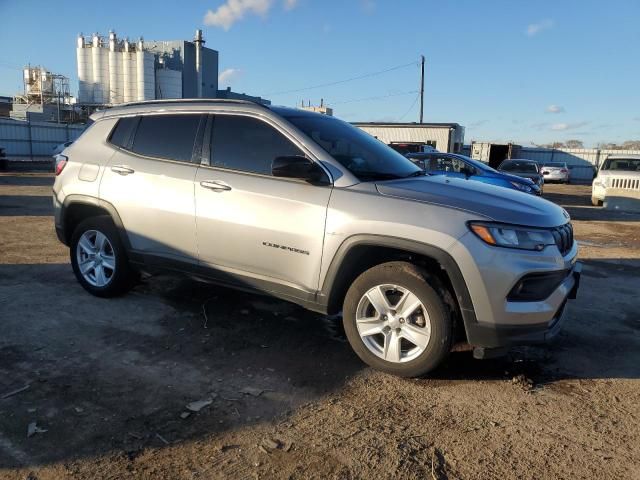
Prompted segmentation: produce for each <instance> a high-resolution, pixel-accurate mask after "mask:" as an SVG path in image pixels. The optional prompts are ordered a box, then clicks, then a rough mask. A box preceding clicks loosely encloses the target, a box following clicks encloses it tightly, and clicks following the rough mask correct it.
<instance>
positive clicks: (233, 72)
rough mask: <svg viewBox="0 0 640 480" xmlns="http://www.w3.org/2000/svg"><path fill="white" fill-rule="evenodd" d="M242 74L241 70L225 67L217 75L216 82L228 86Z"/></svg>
mask: <svg viewBox="0 0 640 480" xmlns="http://www.w3.org/2000/svg"><path fill="white" fill-rule="evenodd" d="M241 76H242V70H240V69H238V68H227V69H226V70H223V71H222V72H220V75H218V84H219V85H220V86H221V87H222V86H224V87H228V86H230V85H231V84H232V83H234V82H235V81H237V80H238V79H239V78H240V77H241Z"/></svg>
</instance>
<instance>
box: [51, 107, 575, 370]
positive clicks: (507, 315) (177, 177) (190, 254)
mask: <svg viewBox="0 0 640 480" xmlns="http://www.w3.org/2000/svg"><path fill="white" fill-rule="evenodd" d="M92 120H93V124H92V125H91V126H90V127H89V128H88V129H87V130H86V131H85V132H84V134H83V135H82V136H81V137H80V139H78V140H77V141H76V142H74V143H73V144H72V145H71V146H70V147H68V148H67V149H66V150H64V151H63V152H62V154H61V155H59V156H58V157H57V163H56V174H57V178H56V181H55V185H54V187H53V201H54V206H55V224H56V231H57V234H58V237H59V238H60V240H61V241H62V242H64V243H65V244H66V245H68V246H69V248H70V254H71V263H72V266H73V270H74V272H75V275H76V277H77V279H78V281H79V282H80V284H81V285H82V286H83V287H84V288H85V289H86V290H87V291H89V292H90V293H92V294H94V295H98V296H102V297H111V296H114V295H118V294H122V293H123V292H125V291H127V290H128V289H129V288H131V287H132V286H133V285H134V284H135V279H136V276H137V274H138V273H139V272H141V271H143V272H153V271H155V270H156V269H157V268H162V269H170V270H173V271H179V272H184V273H187V274H188V275H191V276H192V277H194V278H196V279H200V280H206V281H210V282H213V283H218V284H222V285H227V286H232V287H235V288H240V289H244V290H250V291H254V292H259V293H262V294H268V295H272V296H275V297H279V298H282V299H286V300H289V301H291V302H295V303H297V304H299V305H302V306H304V307H306V308H308V309H310V310H313V311H316V312H321V313H323V314H336V313H339V312H342V316H343V322H344V329H345V331H346V334H347V337H348V339H349V342H350V343H351V346H352V347H353V349H354V350H355V352H356V353H357V354H358V356H359V357H360V358H361V359H362V360H364V361H365V362H366V363H368V364H369V365H371V366H373V367H375V368H378V369H380V370H384V371H386V372H390V373H393V374H396V375H401V376H418V375H422V374H424V373H426V372H428V371H430V370H432V369H434V368H435V367H436V366H437V365H438V364H440V363H441V362H442V361H443V359H444V358H445V357H446V356H447V354H448V353H449V352H450V351H451V349H452V347H453V345H454V344H456V343H460V342H466V343H468V344H470V345H471V346H473V347H475V349H474V353H475V355H476V356H477V357H483V356H488V355H489V354H494V353H497V352H500V351H502V350H504V348H505V347H508V346H511V345H518V344H528V343H537V342H542V341H545V340H547V339H548V338H550V337H551V336H553V335H554V334H555V333H557V331H558V329H559V327H560V324H561V322H562V319H563V317H564V316H565V310H566V309H565V306H566V302H567V299H568V298H575V294H576V291H577V288H578V282H579V275H580V265H579V264H578V263H576V255H577V245H576V242H574V240H573V232H572V227H571V223H570V222H569V215H568V214H567V212H566V211H564V210H563V209H562V208H560V207H558V206H556V205H554V204H552V203H550V202H548V201H546V200H543V199H540V198H536V197H532V196H531V195H527V194H525V193H520V192H516V191H512V190H507V189H502V188H497V187H494V186H491V185H486V184H482V183H480V182H474V181H469V180H467V179H464V178H449V177H443V176H429V175H427V174H425V173H424V172H423V171H422V170H421V169H420V168H418V167H417V166H415V165H414V164H413V163H412V162H411V161H410V160H408V159H406V158H404V157H403V156H402V155H400V154H399V153H396V152H395V151H394V150H392V149H391V148H389V147H387V146H386V145H384V144H383V143H381V142H380V141H378V140H377V139H375V138H374V137H371V136H370V135H368V134H366V133H364V132H363V131H361V130H359V129H357V128H355V127H353V126H351V125H350V124H348V123H345V122H343V121H340V120H337V119H335V118H332V117H327V116H323V115H319V114H315V113H310V112H305V111H301V110H295V109H289V108H280V107H265V106H262V105H258V104H254V103H250V102H243V101H231V100H226V101H223V100H198V101H184V100H182V101H162V102H146V103H137V104H129V105H125V106H121V107H118V108H113V109H110V110H107V111H103V112H99V113H96V114H94V115H93V117H92Z"/></svg>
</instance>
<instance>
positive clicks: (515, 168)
mask: <svg viewBox="0 0 640 480" xmlns="http://www.w3.org/2000/svg"><path fill="white" fill-rule="evenodd" d="M498 170H504V171H505V172H521V173H538V167H537V165H536V164H535V163H533V162H519V161H518V160H510V161H508V162H504V163H502V165H500V167H498Z"/></svg>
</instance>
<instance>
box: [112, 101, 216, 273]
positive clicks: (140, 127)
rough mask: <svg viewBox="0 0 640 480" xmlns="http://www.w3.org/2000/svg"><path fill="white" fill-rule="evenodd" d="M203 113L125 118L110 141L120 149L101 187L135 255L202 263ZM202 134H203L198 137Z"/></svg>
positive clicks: (121, 120) (113, 157)
mask: <svg viewBox="0 0 640 480" xmlns="http://www.w3.org/2000/svg"><path fill="white" fill-rule="evenodd" d="M205 118H206V117H205V116H203V115H200V114H154V115H144V116H140V117H128V118H122V119H120V121H119V123H118V124H117V126H116V128H115V130H114V131H113V133H112V134H111V138H110V140H109V141H110V142H111V143H112V144H113V145H114V146H115V147H117V148H118V150H117V152H116V153H115V154H114V155H113V156H112V157H111V160H110V162H109V165H108V167H107V168H106V169H105V173H104V175H103V177H102V181H101V184H100V197H101V198H102V199H103V200H106V201H108V202H110V203H111V204H113V205H114V207H115V208H116V210H117V212H118V214H119V215H120V218H121V220H122V223H123V225H124V228H125V230H126V232H127V235H128V237H129V241H130V242H131V247H132V249H133V250H134V252H135V253H142V254H145V255H148V256H150V258H148V260H152V259H153V257H164V258H169V259H174V260H179V261H187V262H190V263H197V247H196V239H195V236H196V230H195V200H194V179H195V176H196V171H197V168H198V164H197V163H196V162H194V159H196V160H197V161H199V160H200V156H199V148H198V147H196V145H198V142H197V141H196V140H197V138H198V136H199V135H200V137H201V135H202V132H203V128H204V125H201V123H203V124H204V121H203V120H204V119H205ZM199 132H200V133H199Z"/></svg>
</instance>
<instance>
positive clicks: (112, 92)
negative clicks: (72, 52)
mask: <svg viewBox="0 0 640 480" xmlns="http://www.w3.org/2000/svg"><path fill="white" fill-rule="evenodd" d="M203 44H204V40H203V39H202V32H201V31H200V30H198V31H197V32H196V38H195V40H194V42H187V41H182V40H178V41H169V42H164V41H157V42H145V41H144V40H143V39H142V38H140V39H139V40H138V41H137V42H135V43H134V42H129V40H128V39H124V40H118V38H117V37H116V34H115V32H109V37H108V39H104V38H103V37H101V36H99V35H98V34H94V35H93V36H92V37H91V39H90V41H87V39H85V38H84V36H82V35H80V36H79V37H78V43H77V48H76V57H77V62H78V80H79V86H78V101H79V103H81V104H83V105H117V104H120V103H125V102H134V101H143V100H155V99H162V98H191V97H204V98H215V97H216V95H217V90H218V52H216V51H215V50H212V49H210V48H205V47H204V46H203Z"/></svg>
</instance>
